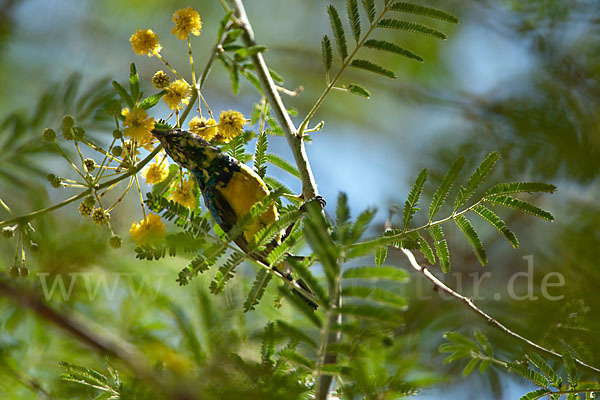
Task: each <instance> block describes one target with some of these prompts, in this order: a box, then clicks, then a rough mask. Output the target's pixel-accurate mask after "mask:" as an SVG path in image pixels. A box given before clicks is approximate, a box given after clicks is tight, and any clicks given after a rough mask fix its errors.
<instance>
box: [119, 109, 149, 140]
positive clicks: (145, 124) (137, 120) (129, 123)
mask: <svg viewBox="0 0 600 400" xmlns="http://www.w3.org/2000/svg"><path fill="white" fill-rule="evenodd" d="M121 114H122V115H123V116H124V117H125V121H123V126H124V127H125V129H123V135H125V136H128V137H130V138H131V139H132V140H135V141H136V142H137V143H138V144H139V145H142V146H143V145H148V144H150V142H151V141H152V134H151V133H150V132H151V131H152V129H154V118H152V117H148V114H146V110H143V109H141V108H137V107H134V108H133V110H131V111H130V110H129V108H124V109H123V111H122V112H121Z"/></svg>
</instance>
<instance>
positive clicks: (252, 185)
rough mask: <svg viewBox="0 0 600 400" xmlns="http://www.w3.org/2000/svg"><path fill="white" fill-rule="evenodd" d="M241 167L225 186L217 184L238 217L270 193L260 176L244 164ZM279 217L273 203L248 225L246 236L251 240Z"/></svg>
mask: <svg viewBox="0 0 600 400" xmlns="http://www.w3.org/2000/svg"><path fill="white" fill-rule="evenodd" d="M241 167H242V171H241V172H237V173H235V174H233V176H232V178H231V179H230V180H229V182H227V184H226V185H225V186H217V190H219V191H220V192H221V193H222V194H223V196H224V197H225V198H226V199H227V201H228V202H229V204H230V206H231V208H232V209H233V211H234V212H235V215H236V217H237V218H241V217H243V216H244V215H246V214H247V213H248V212H249V211H250V209H251V208H252V206H253V205H254V204H255V203H257V202H259V201H261V200H262V199H264V198H265V197H266V196H267V195H268V194H269V189H268V188H267V186H266V185H265V183H264V182H263V180H262V179H261V178H260V176H258V175H257V174H256V173H255V172H254V171H253V170H252V169H250V168H249V167H247V166H246V165H244V164H242V165H241ZM277 218H278V215H277V208H275V206H274V205H273V206H271V207H269V209H268V210H267V211H266V212H265V213H264V214H263V215H261V216H260V217H259V218H257V219H256V220H254V222H252V223H251V224H249V225H248V226H247V227H246V229H245V230H244V237H245V238H246V240H247V241H250V239H252V236H254V234H255V233H256V232H258V231H259V230H261V229H262V228H264V227H265V226H267V225H269V224H271V223H273V222H274V221H276V220H277Z"/></svg>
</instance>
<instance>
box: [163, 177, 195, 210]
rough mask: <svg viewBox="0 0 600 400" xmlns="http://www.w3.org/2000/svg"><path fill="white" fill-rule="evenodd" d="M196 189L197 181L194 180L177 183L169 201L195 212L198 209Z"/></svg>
mask: <svg viewBox="0 0 600 400" xmlns="http://www.w3.org/2000/svg"><path fill="white" fill-rule="evenodd" d="M195 189H196V181H195V180H193V179H187V180H185V181H183V182H182V183H178V182H175V183H174V184H173V191H172V192H171V195H170V196H169V200H173V201H174V202H176V203H179V204H181V205H182V206H184V207H187V208H189V209H192V210H193V209H194V208H196V193H195V192H196V190H195Z"/></svg>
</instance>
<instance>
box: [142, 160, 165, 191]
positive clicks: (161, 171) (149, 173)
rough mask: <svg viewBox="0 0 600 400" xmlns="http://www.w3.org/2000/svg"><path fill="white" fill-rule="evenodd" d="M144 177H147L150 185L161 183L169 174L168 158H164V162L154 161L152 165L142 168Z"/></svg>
mask: <svg viewBox="0 0 600 400" xmlns="http://www.w3.org/2000/svg"><path fill="white" fill-rule="evenodd" d="M141 175H142V178H145V179H146V183H147V184H148V185H154V184H155V183H159V182H162V181H164V180H165V179H167V176H169V163H168V162H167V160H163V161H162V162H160V163H159V162H153V163H152V164H150V165H147V166H146V167H144V169H143V170H142V173H141Z"/></svg>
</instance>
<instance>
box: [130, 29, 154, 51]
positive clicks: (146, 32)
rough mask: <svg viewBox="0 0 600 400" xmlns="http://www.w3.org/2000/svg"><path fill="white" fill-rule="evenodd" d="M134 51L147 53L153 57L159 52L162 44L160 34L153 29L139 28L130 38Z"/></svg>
mask: <svg viewBox="0 0 600 400" xmlns="http://www.w3.org/2000/svg"><path fill="white" fill-rule="evenodd" d="M129 41H130V42H131V47H132V48H133V51H135V52H136V53H137V54H147V55H148V57H152V56H153V55H154V54H158V52H160V50H161V49H162V46H161V45H160V44H159V43H158V35H157V34H156V33H154V31H153V30H152V29H138V30H136V31H135V33H134V34H133V35H131V37H130V38H129Z"/></svg>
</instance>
